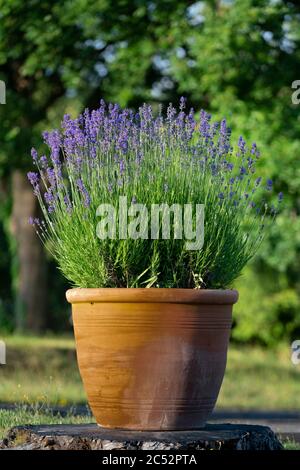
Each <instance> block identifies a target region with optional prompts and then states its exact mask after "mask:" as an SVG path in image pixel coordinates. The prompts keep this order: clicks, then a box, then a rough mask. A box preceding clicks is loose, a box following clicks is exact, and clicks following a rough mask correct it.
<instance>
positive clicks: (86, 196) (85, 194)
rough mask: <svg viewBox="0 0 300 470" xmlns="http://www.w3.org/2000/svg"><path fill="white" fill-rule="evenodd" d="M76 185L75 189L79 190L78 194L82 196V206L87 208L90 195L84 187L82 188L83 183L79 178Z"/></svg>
mask: <svg viewBox="0 0 300 470" xmlns="http://www.w3.org/2000/svg"><path fill="white" fill-rule="evenodd" d="M76 184H77V187H78V189H79V192H80V193H81V194H82V196H83V204H84V207H89V206H90V204H91V198H90V195H89V193H88V191H87V189H86V187H85V186H84V184H83V181H82V179H81V178H79V179H78V180H77V181H76Z"/></svg>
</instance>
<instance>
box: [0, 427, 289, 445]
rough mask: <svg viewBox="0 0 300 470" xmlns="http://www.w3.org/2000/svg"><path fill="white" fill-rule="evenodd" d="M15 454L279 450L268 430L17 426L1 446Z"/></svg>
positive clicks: (276, 442) (276, 441)
mask: <svg viewBox="0 0 300 470" xmlns="http://www.w3.org/2000/svg"><path fill="white" fill-rule="evenodd" d="M0 448H1V449H18V450H147V451H148V450H171V449H174V450H176V449H180V450H187V449H193V450H210V449H215V450H227V449H228V450H280V449H282V445H281V443H280V441H279V440H278V438H277V437H276V435H275V434H274V432H273V431H272V430H271V429H270V428H269V427H267V426H256V425H242V424H208V425H207V426H206V428H205V429H202V430H197V431H172V432H137V431H121V430H109V429H103V428H100V427H98V426H97V425H95V424H81V425H71V424H69V425H44V426H43V425H42V426H18V427H15V428H12V429H11V430H10V431H9V433H8V435H7V437H6V438H5V439H4V440H3V441H2V442H0Z"/></svg>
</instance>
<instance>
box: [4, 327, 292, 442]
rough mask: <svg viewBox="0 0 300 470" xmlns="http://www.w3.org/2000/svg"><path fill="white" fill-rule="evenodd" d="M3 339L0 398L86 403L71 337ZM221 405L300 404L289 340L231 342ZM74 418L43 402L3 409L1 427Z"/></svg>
mask: <svg viewBox="0 0 300 470" xmlns="http://www.w3.org/2000/svg"><path fill="white" fill-rule="evenodd" d="M0 337H1V335H0ZM1 339H3V340H4V341H5V342H6V345H7V364H6V365H5V366H1V367H0V403H1V402H10V403H29V404H34V403H44V404H45V403H47V404H49V405H51V404H53V405H54V404H55V405H67V404H78V403H85V402H86V396H85V392H84V390H83V386H82V383H81V379H80V375H79V372H78V368H77V363H76V353H75V345H74V340H73V338H72V337H67V336H65V337H55V336H51V337H45V338H43V337H31V336H8V337H3V336H2V337H1ZM218 408H223V409H224V408H235V409H240V410H246V409H247V410H250V409H256V410H276V409H285V410H288V409H290V410H292V409H300V366H295V365H293V364H292V362H291V361H290V345H289V344H281V345H279V346H278V348H277V349H276V350H266V349H264V348H261V347H258V346H255V347H254V346H252V347H251V346H237V345H231V346H230V349H229V354H228V363H227V369H226V374H225V378H224V382H223V386H222V390H221V393H220V397H219V400H218ZM73 419H74V420H84V418H79V417H78V418H76V417H75V418H74V417H72V418H71V417H67V418H64V419H62V418H60V417H57V416H56V417H55V416H51V414H50V413H49V412H48V413H47V412H46V411H45V408H44V407H42V408H39V407H35V408H33V411H29V410H28V408H26V407H25V408H24V407H20V411H19V410H18V412H12V411H3V410H2V411H1V410H0V430H2V432H3V429H6V428H7V427H12V426H14V425H16V424H25V423H28V422H30V423H36V424H38V423H39V422H43V423H50V422H64V420H66V422H73ZM85 419H87V420H88V421H90V418H85ZM76 422H78V421H76ZM290 444H291V445H292V443H290Z"/></svg>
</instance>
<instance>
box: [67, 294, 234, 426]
mask: <svg viewBox="0 0 300 470" xmlns="http://www.w3.org/2000/svg"><path fill="white" fill-rule="evenodd" d="M237 298H238V293H237V292H236V291H234V290H223V291H220V290H192V289H155V288H153V289H117V288H116V289H71V290H69V291H67V299H68V301H69V302H70V303H71V304H72V313H73V323H74V331H75V340H76V347H77V359H78V364H79V369H80V373H81V377H82V380H83V384H84V387H85V391H86V393H87V397H88V401H89V404H90V407H91V409H92V412H93V414H94V416H95V418H96V421H97V423H98V424H99V425H100V426H103V427H108V428H121V429H135V430H182V429H199V428H201V427H203V426H204V425H205V422H206V420H207V419H208V417H209V416H210V414H211V412H212V410H213V408H214V405H215V403H216V400H217V397H218V394H219V390H220V387H221V384H222V380H223V376H224V372H225V367H226V356H227V347H228V341H229V336H230V329H231V316H232V305H233V303H235V302H236V301H237Z"/></svg>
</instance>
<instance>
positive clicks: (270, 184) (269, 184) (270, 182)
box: [266, 179, 273, 191]
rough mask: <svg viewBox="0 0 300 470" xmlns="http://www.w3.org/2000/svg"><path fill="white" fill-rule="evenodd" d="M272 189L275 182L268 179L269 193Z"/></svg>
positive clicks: (267, 187)
mask: <svg viewBox="0 0 300 470" xmlns="http://www.w3.org/2000/svg"><path fill="white" fill-rule="evenodd" d="M272 187H273V181H272V180H270V179H268V180H267V185H266V189H267V191H271V189H272Z"/></svg>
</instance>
